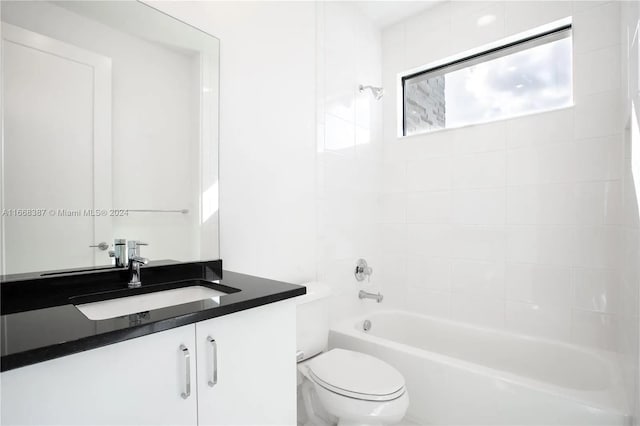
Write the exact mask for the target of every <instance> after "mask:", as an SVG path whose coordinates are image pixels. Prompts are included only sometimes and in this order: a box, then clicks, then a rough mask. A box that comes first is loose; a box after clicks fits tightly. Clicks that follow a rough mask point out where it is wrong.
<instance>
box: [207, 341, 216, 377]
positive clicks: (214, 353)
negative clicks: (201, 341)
mask: <svg viewBox="0 0 640 426" xmlns="http://www.w3.org/2000/svg"><path fill="white" fill-rule="evenodd" d="M207 342H209V343H211V350H212V351H213V358H212V360H213V373H212V376H211V380H209V382H208V385H209V387H210V388H212V387H214V386H215V385H216V383H218V344H217V343H216V341H215V339H214V338H212V337H211V336H209V337H207Z"/></svg>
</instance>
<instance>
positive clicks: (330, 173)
mask: <svg viewBox="0 0 640 426" xmlns="http://www.w3.org/2000/svg"><path fill="white" fill-rule="evenodd" d="M316 11H317V18H316V19H317V49H316V51H317V71H316V76H317V95H316V99H317V129H318V135H317V159H316V170H317V175H318V176H317V180H316V181H317V189H316V191H317V200H316V203H317V204H316V206H317V218H318V219H317V220H318V224H317V227H318V229H317V242H318V248H317V253H318V256H317V270H318V279H319V281H321V282H324V283H328V284H329V285H330V286H331V287H332V289H333V297H332V301H333V310H332V316H331V318H332V320H334V321H336V320H339V319H341V318H343V317H344V316H347V315H354V314H357V313H358V312H359V311H360V310H363V309H367V308H370V307H373V305H375V303H372V302H371V301H367V302H362V301H359V300H358V297H357V291H358V290H359V289H367V290H370V291H378V290H380V289H381V287H380V284H381V283H383V282H385V281H383V279H382V277H381V271H382V270H384V269H385V268H380V265H381V260H380V247H379V244H378V241H379V238H378V235H377V233H376V222H377V209H376V207H377V206H376V204H377V196H378V187H379V183H380V179H379V176H380V158H381V154H382V102H380V101H376V100H374V98H373V96H371V93H370V92H365V93H359V91H358V85H359V84H362V85H373V86H380V85H381V70H380V60H381V51H380V31H379V29H377V28H376V27H374V26H373V25H372V24H371V22H370V21H368V20H367V19H366V18H365V17H364V16H363V15H362V14H361V13H360V12H359V10H358V9H357V7H356V6H354V5H353V4H350V3H348V2H318V3H317V4H316ZM358 258H365V259H366V260H367V261H368V262H369V264H370V265H371V266H372V267H373V268H374V274H373V276H372V280H371V283H368V282H364V283H358V282H357V281H356V280H355V277H354V275H353V271H354V269H355V266H356V259H358ZM387 287H393V286H392V285H387ZM389 298H390V299H391V300H392V299H393V297H390V296H389V297H388V300H389Z"/></svg>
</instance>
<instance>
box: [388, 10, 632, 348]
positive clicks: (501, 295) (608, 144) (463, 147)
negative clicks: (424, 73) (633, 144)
mask: <svg viewBox="0 0 640 426" xmlns="http://www.w3.org/2000/svg"><path fill="white" fill-rule="evenodd" d="M622 7H623V6H621V4H620V3H619V2H605V3H592V4H582V3H578V2H574V3H572V2H561V1H559V2H553V1H551V2H508V1H504V2H480V3H477V2H454V3H444V4H441V5H438V6H435V7H433V8H431V9H429V10H427V11H425V12H424V13H423V14H421V15H419V16H414V17H411V18H410V19H407V20H405V21H403V22H400V23H398V24H395V25H393V26H390V27H387V28H386V29H384V30H383V32H382V63H383V67H382V78H383V81H384V86H385V90H386V96H385V108H384V130H383V134H384V146H383V149H384V155H383V157H384V158H383V162H384V163H383V164H384V171H383V173H382V183H381V187H380V191H381V194H380V197H379V201H380V209H381V210H382V211H384V212H385V213H384V215H383V217H384V219H383V220H382V222H384V228H383V229H384V230H383V231H382V233H383V234H384V240H385V243H386V244H389V248H391V249H392V250H393V252H394V253H395V254H399V253H401V252H402V251H403V250H404V252H405V254H406V256H407V259H408V261H407V275H406V276H407V282H406V286H407V294H408V298H407V300H408V301H409V306H408V307H409V308H410V309H413V310H416V311H419V312H424V313H428V314H435V315H442V316H446V317H449V318H457V319H463V320H467V321H472V322H474V323H478V324H485V325H490V326H493V327H499V328H505V329H509V330H513V331H518V332H524V333H527V334H532V335H540V336H544V337H549V338H556V339H563V340H567V341H573V342H578V343H581V344H587V345H593V346H597V347H599V348H603V349H615V337H614V336H615V334H616V333H615V332H614V327H615V324H616V321H617V319H618V316H619V315H620V314H621V312H620V309H621V308H620V303H619V302H616V299H617V298H618V297H619V294H620V289H621V284H620V281H621V278H620V274H619V273H617V271H618V270H619V268H620V264H619V254H618V253H619V250H618V247H619V243H620V238H621V237H620V234H621V231H620V229H619V226H618V225H619V223H620V220H621V219H620V218H621V216H622V212H621V209H622V207H621V206H622V199H621V198H622V191H623V190H622V187H623V186H622V178H623V176H622V170H623V161H624V158H623V123H622V120H621V114H622V102H621V99H622V93H621V90H622V82H621V66H622V60H621V55H622V53H621V52H622V50H621V43H622V36H621V32H620V22H621V8H622ZM568 16H573V27H574V102H575V105H574V106H573V107H570V108H566V109H561V110H557V111H551V112H545V113H540V114H535V115H531V116H526V117H520V118H514V119H509V120H504V121H498V122H494V123H489V124H481V125H475V126H468V127H464V128H460V129H453V130H444V131H439V132H435V133H430V134H423V135H419V136H412V137H407V138H399V137H398V136H397V129H398V123H397V119H398V114H397V110H396V97H397V94H398V93H397V90H398V83H397V81H398V77H397V75H398V73H401V72H403V71H406V70H407V69H410V68H413V67H418V66H420V65H424V64H426V63H428V62H430V61H434V60H438V59H441V58H442V57H446V56H450V55H454V54H456V53H459V52H461V51H464V50H466V49H470V48H475V47H478V46H479V45H482V44H485V43H489V42H494V41H497V40H500V39H502V38H504V37H507V36H510V35H513V34H517V33H518V32H522V31H526V30H529V29H532V28H535V27H537V26H540V25H544V24H547V23H549V22H552V21H554V20H558V19H561V18H565V17H568ZM441 40H450V41H451V42H448V43H442V42H440V41H441ZM391 204H394V205H393V207H391ZM393 226H395V227H396V228H395V230H397V231H398V232H399V234H398V235H397V236H395V238H394V236H393V235H390V234H392V233H393V232H394V228H393ZM404 226H406V231H405V228H404ZM405 232H406V233H405ZM405 240H406V246H404V247H403V246H402V244H403V242H404V241H405ZM392 241H393V242H392ZM381 247H382V250H383V252H384V251H386V249H387V248H388V247H385V245H384V243H383V244H382V245H381ZM434 300H435V301H437V302H434ZM609 332H610V334H607V333H609Z"/></svg>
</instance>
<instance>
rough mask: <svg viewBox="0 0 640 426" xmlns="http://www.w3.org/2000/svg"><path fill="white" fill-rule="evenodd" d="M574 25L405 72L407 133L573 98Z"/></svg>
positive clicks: (555, 104) (530, 109) (537, 108)
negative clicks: (418, 70) (411, 71)
mask: <svg viewBox="0 0 640 426" xmlns="http://www.w3.org/2000/svg"><path fill="white" fill-rule="evenodd" d="M571 46H572V43H571V24H567V25H564V26H561V27H556V28H555V29H552V30H548V31H546V32H543V33H538V34H536V35H532V36H530V37H526V38H524V39H520V40H517V41H515V42H512V43H508V44H506V45H502V46H499V47H496V48H493V49H490V50H486V51H483V52H480V53H476V54H474V55H471V56H466V57H463V58H461V59H456V60H454V61H450V62H447V63H444V64H442V65H438V66H436V67H430V68H429V69H426V70H424V71H420V72H417V73H413V74H410V75H407V76H404V77H402V93H403V135H404V136H410V135H413V134H417V133H424V132H429V131H433V130H437V129H445V128H452V127H460V126H464V125H469V124H476V123H482V122H487V121H493V120H499V119H503V118H508V117H514V116H518V115H524V114H531V113H534V112H540V111H546V110H551V109H555V108H561V107H565V106H569V105H571V103H572V60H571V57H572V49H571Z"/></svg>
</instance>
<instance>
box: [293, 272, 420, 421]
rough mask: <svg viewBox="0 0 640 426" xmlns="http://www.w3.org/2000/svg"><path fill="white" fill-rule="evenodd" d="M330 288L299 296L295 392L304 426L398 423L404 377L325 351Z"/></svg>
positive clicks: (405, 399)
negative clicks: (296, 386)
mask: <svg viewBox="0 0 640 426" xmlns="http://www.w3.org/2000/svg"><path fill="white" fill-rule="evenodd" d="M329 296H330V291H329V288H328V286H326V285H324V284H320V283H312V284H308V285H307V294H306V295H305V296H302V297H300V298H298V305H297V345H298V354H297V356H298V372H299V375H298V384H299V386H298V392H299V400H300V402H301V405H302V407H300V409H302V410H304V413H305V415H303V416H299V417H305V418H306V420H305V421H304V425H305V426H328V425H335V424H338V425H339V426H347V425H349V426H356V425H360V426H363V425H369V426H384V425H392V424H394V423H397V422H399V421H400V420H402V418H403V417H404V415H405V413H406V411H407V408H408V407H409V395H408V394H407V391H406V389H405V383H404V377H402V374H400V373H399V372H398V371H397V370H396V369H395V368H393V367H392V366H390V365H389V364H387V363H385V362H383V361H381V360H379V359H377V358H375V357H373V356H371V355H367V354H364V353H360V352H354V351H348V350H345V349H332V350H330V351H328V352H323V351H324V350H325V349H326V348H327V341H328V337H329Z"/></svg>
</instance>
